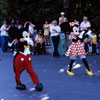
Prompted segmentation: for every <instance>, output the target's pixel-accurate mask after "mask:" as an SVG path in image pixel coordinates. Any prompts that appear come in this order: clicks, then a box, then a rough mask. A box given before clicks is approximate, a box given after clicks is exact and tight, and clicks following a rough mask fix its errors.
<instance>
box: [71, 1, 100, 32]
mask: <svg viewBox="0 0 100 100" xmlns="http://www.w3.org/2000/svg"><path fill="white" fill-rule="evenodd" d="M99 5H100V0H70V6H69V12H70V13H69V17H70V20H72V19H74V18H77V19H78V20H79V21H82V18H83V16H87V17H88V18H89V20H90V22H91V23H92V27H93V28H96V29H97V30H98V31H100V29H99V26H100V7H99Z"/></svg>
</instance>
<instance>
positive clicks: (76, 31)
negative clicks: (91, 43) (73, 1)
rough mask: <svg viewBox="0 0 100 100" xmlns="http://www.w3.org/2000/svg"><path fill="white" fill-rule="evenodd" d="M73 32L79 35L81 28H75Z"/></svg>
mask: <svg viewBox="0 0 100 100" xmlns="http://www.w3.org/2000/svg"><path fill="white" fill-rule="evenodd" d="M73 32H74V35H79V34H80V33H79V28H78V27H76V26H74V27H73Z"/></svg>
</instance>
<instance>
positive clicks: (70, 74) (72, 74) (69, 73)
mask: <svg viewBox="0 0 100 100" xmlns="http://www.w3.org/2000/svg"><path fill="white" fill-rule="evenodd" d="M67 74H68V75H69V76H74V75H75V74H74V73H73V72H70V71H69V70H67Z"/></svg>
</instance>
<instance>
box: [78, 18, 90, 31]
mask: <svg viewBox="0 0 100 100" xmlns="http://www.w3.org/2000/svg"><path fill="white" fill-rule="evenodd" d="M89 27H91V24H90V22H89V21H88V18H87V17H86V16H84V17H83V22H81V24H80V30H81V31H85V30H87V28H89Z"/></svg>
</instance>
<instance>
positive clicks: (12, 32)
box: [8, 23, 19, 52]
mask: <svg viewBox="0 0 100 100" xmlns="http://www.w3.org/2000/svg"><path fill="white" fill-rule="evenodd" d="M18 33H19V32H18V29H17V27H15V23H12V24H11V27H10V28H9V30H8V34H9V42H12V41H13V40H14V39H15V37H16V38H17V35H18ZM16 49H17V44H15V43H14V44H13V45H12V46H11V48H10V52H13V51H16Z"/></svg>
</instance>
